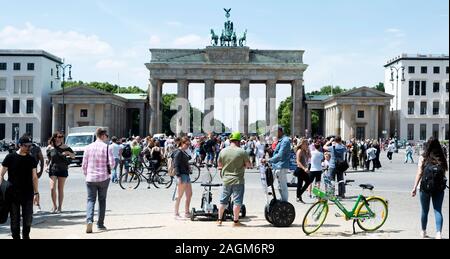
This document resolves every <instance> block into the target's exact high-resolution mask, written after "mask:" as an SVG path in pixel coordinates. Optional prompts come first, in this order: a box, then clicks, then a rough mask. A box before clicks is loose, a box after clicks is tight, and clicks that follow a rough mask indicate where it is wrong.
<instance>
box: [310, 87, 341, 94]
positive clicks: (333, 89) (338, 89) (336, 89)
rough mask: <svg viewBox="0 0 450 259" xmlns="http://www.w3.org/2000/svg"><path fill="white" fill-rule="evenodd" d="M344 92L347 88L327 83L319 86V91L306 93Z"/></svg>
mask: <svg viewBox="0 0 450 259" xmlns="http://www.w3.org/2000/svg"><path fill="white" fill-rule="evenodd" d="M344 92H347V90H346V89H344V88H342V87H340V86H331V85H327V86H324V87H322V88H320V90H319V91H313V92H310V93H308V94H307V95H337V94H341V93H344Z"/></svg>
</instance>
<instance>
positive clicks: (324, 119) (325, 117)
mask: <svg viewBox="0 0 450 259" xmlns="http://www.w3.org/2000/svg"><path fill="white" fill-rule="evenodd" d="M322 114H323V115H322V116H323V117H322V135H324V137H326V136H327V133H328V132H327V120H328V117H327V110H325V109H324V110H323V111H322Z"/></svg>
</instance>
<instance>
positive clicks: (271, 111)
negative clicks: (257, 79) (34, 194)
mask: <svg viewBox="0 0 450 259" xmlns="http://www.w3.org/2000/svg"><path fill="white" fill-rule="evenodd" d="M276 105H277V81H276V80H268V81H266V125H267V126H269V128H268V129H267V130H266V131H267V132H270V131H271V130H272V127H273V126H275V125H277V124H278V114H277V108H276Z"/></svg>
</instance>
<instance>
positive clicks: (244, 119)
mask: <svg viewBox="0 0 450 259" xmlns="http://www.w3.org/2000/svg"><path fill="white" fill-rule="evenodd" d="M240 97H241V104H240V109H239V110H240V116H239V131H240V132H241V133H242V134H243V135H247V136H248V133H249V132H248V110H249V99H250V80H247V79H245V80H241V90H240Z"/></svg>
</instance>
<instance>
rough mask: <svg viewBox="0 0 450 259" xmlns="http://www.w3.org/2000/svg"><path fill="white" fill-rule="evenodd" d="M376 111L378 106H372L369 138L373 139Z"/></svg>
mask: <svg viewBox="0 0 450 259" xmlns="http://www.w3.org/2000/svg"><path fill="white" fill-rule="evenodd" d="M375 109H376V106H375V105H372V106H370V119H369V138H370V139H373V138H375V126H376V125H375V120H376V119H375Z"/></svg>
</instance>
